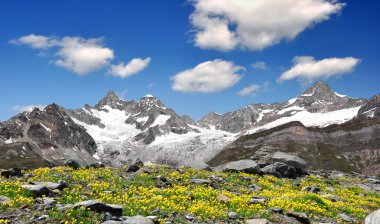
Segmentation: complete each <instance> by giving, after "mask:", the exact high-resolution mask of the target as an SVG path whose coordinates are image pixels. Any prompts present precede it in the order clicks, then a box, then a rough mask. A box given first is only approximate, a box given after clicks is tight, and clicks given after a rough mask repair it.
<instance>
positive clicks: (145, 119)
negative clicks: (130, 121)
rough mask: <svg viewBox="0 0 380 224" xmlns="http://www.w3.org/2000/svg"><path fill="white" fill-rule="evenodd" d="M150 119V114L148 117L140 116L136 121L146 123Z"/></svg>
mask: <svg viewBox="0 0 380 224" xmlns="http://www.w3.org/2000/svg"><path fill="white" fill-rule="evenodd" d="M148 119H149V117H148V116H146V117H139V118H137V119H136V121H137V122H144V123H145V122H146V121H147V120H148Z"/></svg>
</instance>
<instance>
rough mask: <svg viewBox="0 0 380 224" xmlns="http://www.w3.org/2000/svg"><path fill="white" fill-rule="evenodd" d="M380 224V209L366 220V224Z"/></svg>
mask: <svg viewBox="0 0 380 224" xmlns="http://www.w3.org/2000/svg"><path fill="white" fill-rule="evenodd" d="M377 223H380V209H379V210H376V211H374V212H372V213H371V214H369V215H368V216H367V217H366V218H365V224H377Z"/></svg>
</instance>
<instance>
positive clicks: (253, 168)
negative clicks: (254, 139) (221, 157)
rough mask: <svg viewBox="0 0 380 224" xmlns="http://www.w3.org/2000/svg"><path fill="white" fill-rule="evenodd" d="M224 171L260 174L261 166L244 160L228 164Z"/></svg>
mask: <svg viewBox="0 0 380 224" xmlns="http://www.w3.org/2000/svg"><path fill="white" fill-rule="evenodd" d="M222 170H223V171H232V172H244V173H250V174H259V173H260V166H259V164H257V163H256V162H255V161H253V160H249V159H244V160H239V161H235V162H229V163H227V164H226V165H225V166H224V167H223V169H222Z"/></svg>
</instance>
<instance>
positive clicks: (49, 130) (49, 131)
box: [40, 122, 51, 139]
mask: <svg viewBox="0 0 380 224" xmlns="http://www.w3.org/2000/svg"><path fill="white" fill-rule="evenodd" d="M40 125H41V126H42V127H43V128H44V129H45V130H46V131H47V132H48V133H49V136H50V139H51V129H50V128H48V127H46V126H45V125H44V124H42V123H41V122H40Z"/></svg>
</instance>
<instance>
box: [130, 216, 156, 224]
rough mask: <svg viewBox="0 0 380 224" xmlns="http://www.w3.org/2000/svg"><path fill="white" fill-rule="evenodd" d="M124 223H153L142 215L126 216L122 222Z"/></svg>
mask: <svg viewBox="0 0 380 224" xmlns="http://www.w3.org/2000/svg"><path fill="white" fill-rule="evenodd" d="M123 223H125V224H154V222H153V221H152V220H151V219H149V218H147V217H144V216H140V215H137V216H133V217H127V218H126V219H125V220H124V222H123Z"/></svg>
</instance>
